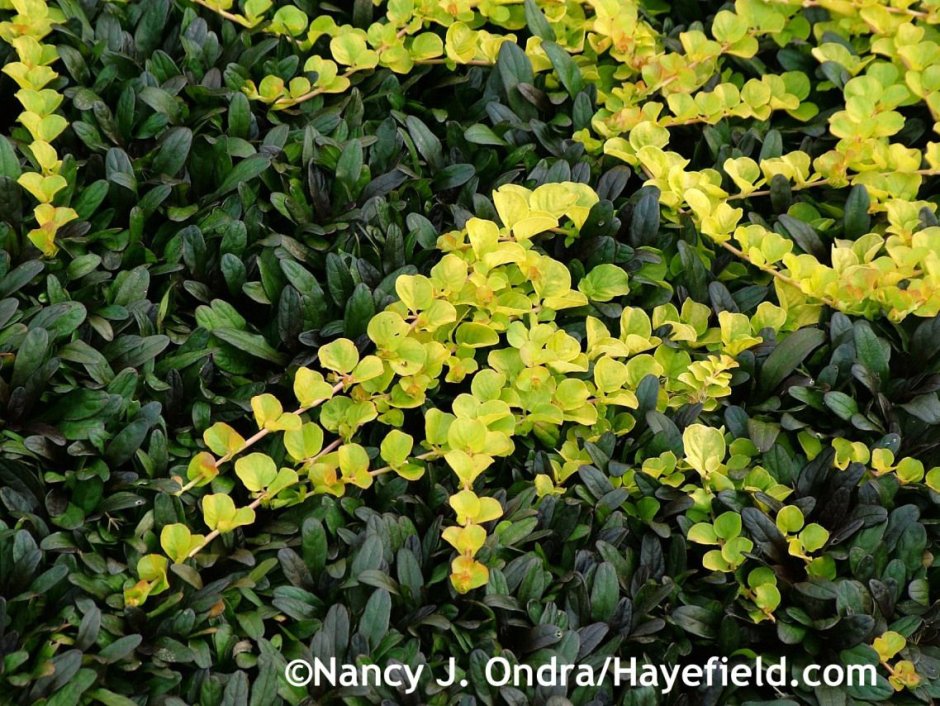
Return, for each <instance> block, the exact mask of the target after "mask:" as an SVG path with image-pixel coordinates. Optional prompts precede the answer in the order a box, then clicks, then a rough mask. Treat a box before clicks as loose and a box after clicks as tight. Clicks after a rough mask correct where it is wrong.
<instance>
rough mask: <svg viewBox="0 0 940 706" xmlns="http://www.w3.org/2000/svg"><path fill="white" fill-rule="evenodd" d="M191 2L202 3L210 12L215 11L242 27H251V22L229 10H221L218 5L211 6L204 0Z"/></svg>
mask: <svg viewBox="0 0 940 706" xmlns="http://www.w3.org/2000/svg"><path fill="white" fill-rule="evenodd" d="M193 2H194V3H196V4H197V5H202V6H203V7H204V8H206V9H207V10H211V11H212V12H214V13H216V14H217V15H219V16H220V17H224V18H225V19H227V20H228V21H229V22H234V23H235V24H239V25H241V26H242V27H247V28H248V29H251V27H252V24H251V23H250V22H249V21H248V20H247V19H245V18H244V17H242V16H241V15H235V14H233V13H231V12H228V11H227V10H223V9H221V8H218V7H213V6H212V5H210V4H209V3H208V2H206V0H193Z"/></svg>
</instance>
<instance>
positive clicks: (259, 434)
mask: <svg viewBox="0 0 940 706" xmlns="http://www.w3.org/2000/svg"><path fill="white" fill-rule="evenodd" d="M345 386H346V382H345V381H344V380H341V381H339V382H338V383H336V384H335V385H333V394H334V395H335V394H337V393H338V392H341V391H342V389H343V388H344V387H345ZM328 399H329V398H328V397H321V398H320V399H318V400H314V401H313V402H311V403H310V404H309V405H307V406H306V407H298V408H297V409H296V410H294V414H303V413H304V412H307V411H309V410H311V409H314V408H315V407H318V406H320V405H321V404H323V403H324V402H326V401H327V400H328ZM270 433H271V430H270V429H259V430H258V431H256V432H255V433H254V434H252V435H251V436H249V437H248V438H247V439H245V443H244V444H242V445H241V446H240V447H239V448H238V449H236V450H234V451H229V452H228V453H227V454H225V455H224V456H222V457H221V458H219V459H218V460H217V461H216V462H215V465H216V467H219V466H221V465H222V464H223V463H226V462H227V461H231V460H232V459H233V458H234V457H235V456H236V455H237V454H240V453H242V452H243V451H245V449H248V448H250V447H252V446H254V445H255V444H256V443H258V442H259V441H261V440H262V439H263V438H264V437H266V436H267V435H268V434H270ZM201 480H202V478H201V477H199V476H197V477H196V478H193V479H192V480H191V481H189V482H188V483H187V484H186V485H184V486H183V487H182V488H180V489H179V491H177V493H176V494H177V495H182V494H183V493H186V492H188V491H190V490H192V489H193V488H194V487H196V485H197V484H198V483H199V481H201Z"/></svg>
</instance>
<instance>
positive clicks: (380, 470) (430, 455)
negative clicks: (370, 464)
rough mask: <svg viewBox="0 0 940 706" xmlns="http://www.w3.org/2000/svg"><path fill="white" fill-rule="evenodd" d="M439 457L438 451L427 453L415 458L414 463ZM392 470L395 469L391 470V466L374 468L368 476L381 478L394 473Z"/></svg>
mask: <svg viewBox="0 0 940 706" xmlns="http://www.w3.org/2000/svg"><path fill="white" fill-rule="evenodd" d="M440 456H441V454H440V452H439V451H428V452H427V453H423V454H421V455H420V456H415V457H414V460H415V461H429V460H431V459H434V458H440ZM394 470H395V469H394V468H392V467H391V466H385V467H383V468H376V469H375V470H374V471H369V475H370V476H372V477H373V478H375V477H376V476H381V475H383V474H385V473H388V472H389V471H394Z"/></svg>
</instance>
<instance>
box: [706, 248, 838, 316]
mask: <svg viewBox="0 0 940 706" xmlns="http://www.w3.org/2000/svg"><path fill="white" fill-rule="evenodd" d="M713 242H715V243H717V244H718V245H720V246H721V247H723V248H724V249H725V250H727V251H728V252H730V253H731V254H733V255H735V256H737V257H739V258H741V259H742V260H744V261H745V262H747V263H749V264H751V265H754V267H757V268H758V269H760V270H763V271H764V272H766V273H767V274H770V275H773V276H774V277H776V278H777V279H779V280H780V281H781V282H785V283H786V284H789V285H790V286H791V287H796V289H797V290H799V291H800V292H803V294H805V295H806V296H809V297H813V298H814V299H819V300H820V301H821V302H822V303H823V304H825V305H826V306H828V307H830V308H832V309H838V308H839V307H838V306H836V303H835V302H834V301H833V300H832V299H830V298H829V297H821V296H818V295H816V294H810V293H809V292H805V291H803V288H802V287H801V286H800V283H799V282H797V281H796V280H795V279H793V278H792V277H788V276H787V275H785V274H783V273H782V272H780V271H779V270H777V269H775V268H773V267H771V266H770V265H758V264H757V263H756V262H753V261H751V259H750V258H749V257H748V256H747V255H745V254H744V252H743V251H742V250H739V249H738V248H736V247H734V246H733V245H732V244H731V243H729V242H727V241H719V240H715V241H713Z"/></svg>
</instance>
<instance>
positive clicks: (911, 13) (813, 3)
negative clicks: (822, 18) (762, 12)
mask: <svg viewBox="0 0 940 706" xmlns="http://www.w3.org/2000/svg"><path fill="white" fill-rule="evenodd" d="M774 2H776V3H778V4H789V3H787V2H786V0H774ZM829 5H830V3H827V2H823V1H822V0H803V7H823V8H826V9H827V10H828V9H830V8H829ZM852 6H853V7H855V8H856V9H864V8H865V5H864V4H863V3H858V2H852ZM881 9H882V10H884V11H885V12H890V13H893V14H895V15H907V16H908V17H916V18H919V19H923V18H925V17H930V13H928V12H921V11H920V10H911V9H910V8H904V7H893V6H891V5H888V4H886V3H882V4H881Z"/></svg>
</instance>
